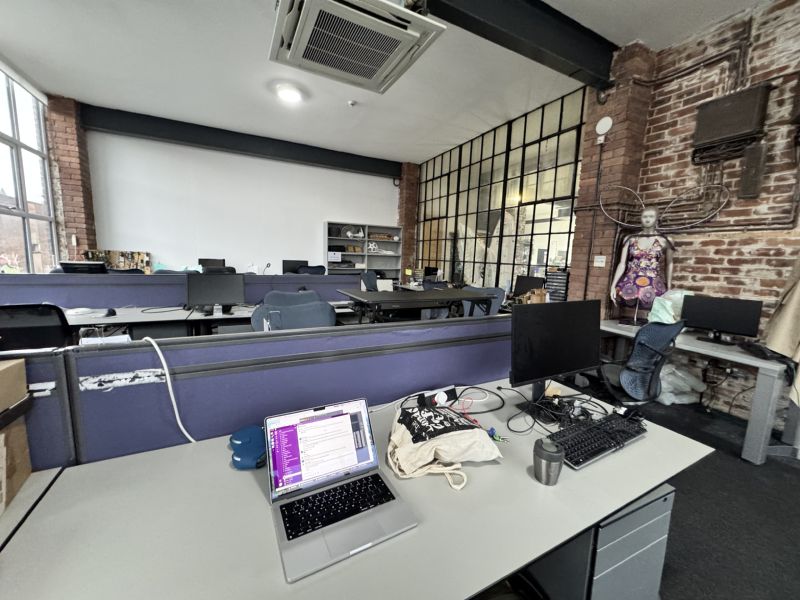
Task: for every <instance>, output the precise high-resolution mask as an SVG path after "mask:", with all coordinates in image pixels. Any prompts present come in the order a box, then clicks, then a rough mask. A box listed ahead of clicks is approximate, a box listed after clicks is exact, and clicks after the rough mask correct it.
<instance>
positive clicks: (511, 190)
mask: <svg viewBox="0 0 800 600" xmlns="http://www.w3.org/2000/svg"><path fill="white" fill-rule="evenodd" d="M519 200H520V197H519V179H518V178H517V179H509V180H508V183H507V184H506V208H508V207H511V206H516V205H517V204H519Z"/></svg>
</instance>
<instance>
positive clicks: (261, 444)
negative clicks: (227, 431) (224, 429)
mask: <svg viewBox="0 0 800 600" xmlns="http://www.w3.org/2000/svg"><path fill="white" fill-rule="evenodd" d="M228 441H229V442H230V445H231V450H233V451H234V452H238V451H239V449H241V448H242V447H244V446H250V445H251V444H255V445H256V446H257V447H258V448H261V450H264V449H265V448H266V447H267V440H266V438H265V437H264V428H263V427H259V426H258V425H251V426H249V427H243V428H242V429H240V430H239V431H236V432H234V433H233V434H231V437H230V438H229V439H228Z"/></svg>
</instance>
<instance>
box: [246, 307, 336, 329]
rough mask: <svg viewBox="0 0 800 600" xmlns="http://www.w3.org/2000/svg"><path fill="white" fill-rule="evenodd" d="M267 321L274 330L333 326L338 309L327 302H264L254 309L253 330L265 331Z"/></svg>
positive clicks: (251, 319) (251, 322) (252, 317)
mask: <svg viewBox="0 0 800 600" xmlns="http://www.w3.org/2000/svg"><path fill="white" fill-rule="evenodd" d="M265 323H269V328H270V330H272V331H280V330H283V329H308V328H311V327H333V326H334V325H336V311H335V310H334V309H333V307H332V306H331V305H330V304H328V303H327V302H308V303H306V304H296V305H294V306H271V305H269V304H262V305H261V306H259V307H258V308H256V309H255V310H254V311H253V315H252V316H251V317H250V324H251V326H252V328H253V331H264V329H265Z"/></svg>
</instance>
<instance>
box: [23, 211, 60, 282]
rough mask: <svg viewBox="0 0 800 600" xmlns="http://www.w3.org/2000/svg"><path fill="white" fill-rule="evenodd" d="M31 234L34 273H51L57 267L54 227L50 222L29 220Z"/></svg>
mask: <svg viewBox="0 0 800 600" xmlns="http://www.w3.org/2000/svg"><path fill="white" fill-rule="evenodd" d="M28 223H29V227H30V232H31V263H32V265H33V272H34V273H49V272H50V271H51V270H52V269H53V267H55V266H56V250H55V244H53V227H52V223H51V222H50V221H40V220H39V219H29V220H28Z"/></svg>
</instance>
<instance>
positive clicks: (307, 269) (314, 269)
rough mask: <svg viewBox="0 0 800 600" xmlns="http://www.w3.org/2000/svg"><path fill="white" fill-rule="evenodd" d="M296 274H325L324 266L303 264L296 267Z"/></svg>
mask: <svg viewBox="0 0 800 600" xmlns="http://www.w3.org/2000/svg"><path fill="white" fill-rule="evenodd" d="M297 274H298V275H325V267H324V266H323V265H311V266H309V265H305V266H303V267H297Z"/></svg>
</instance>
